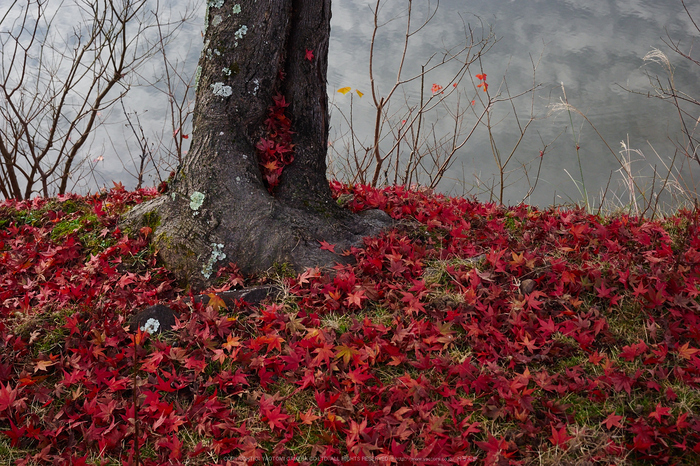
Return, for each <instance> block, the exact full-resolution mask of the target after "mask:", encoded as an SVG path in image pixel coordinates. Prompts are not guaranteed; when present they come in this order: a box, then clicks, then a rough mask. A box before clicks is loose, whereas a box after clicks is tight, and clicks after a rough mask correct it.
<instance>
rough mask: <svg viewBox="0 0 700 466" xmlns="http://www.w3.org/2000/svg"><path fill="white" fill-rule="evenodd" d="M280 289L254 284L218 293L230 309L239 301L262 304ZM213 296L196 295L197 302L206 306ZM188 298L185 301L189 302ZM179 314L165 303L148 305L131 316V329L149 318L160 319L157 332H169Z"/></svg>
mask: <svg viewBox="0 0 700 466" xmlns="http://www.w3.org/2000/svg"><path fill="white" fill-rule="evenodd" d="M279 291H280V289H279V287H278V286H275V285H268V286H253V287H250V288H244V289H242V290H229V291H222V292H219V293H216V295H217V296H218V297H219V298H221V299H222V300H223V301H224V303H225V304H226V306H227V307H228V308H229V309H234V308H235V307H236V304H237V302H239V301H245V302H246V303H247V304H249V305H251V306H254V305H257V304H260V303H261V302H262V301H264V300H265V299H266V298H268V297H273V298H274V297H275V296H276V295H277V293H279ZM210 299H211V298H210V297H209V295H207V294H200V295H197V296H195V297H194V302H195V303H202V304H204V305H205V306H206V305H207V304H208V303H209V300H210ZM189 301H190V299H189V298H187V299H185V300H184V302H189ZM177 316H178V314H177V313H176V312H175V311H173V310H172V309H171V308H170V307H168V306H166V305H165V304H156V305H155V306H150V307H147V308H146V309H144V310H142V311H139V312H137V313H136V314H135V315H134V316H133V317H132V318H131V324H130V326H129V330H130V331H131V332H136V329H138V328H143V327H144V326H145V325H146V323H147V322H148V320H149V319H155V320H157V321H158V329H157V330H156V331H155V333H161V332H167V331H168V330H170V329H172V328H173V326H174V325H175V317H177Z"/></svg>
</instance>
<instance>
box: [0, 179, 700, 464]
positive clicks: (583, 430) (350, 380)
mask: <svg viewBox="0 0 700 466" xmlns="http://www.w3.org/2000/svg"><path fill="white" fill-rule="evenodd" d="M333 189H334V192H335V193H336V195H338V196H339V200H340V201H341V202H343V203H344V204H346V205H347V206H348V208H351V209H354V210H361V209H365V208H370V207H372V208H381V209H384V210H385V211H387V212H388V213H389V214H390V215H392V217H394V218H395V219H396V220H397V222H396V226H395V228H394V229H393V230H391V231H388V232H386V233H385V234H383V235H382V236H380V237H377V238H369V239H367V240H366V243H365V246H364V247H363V248H361V249H356V250H353V251H351V252H350V254H352V255H353V256H355V258H356V263H355V265H352V266H338V267H336V269H335V270H334V271H333V273H332V274H330V273H327V271H321V270H307V271H306V272H305V273H303V274H300V275H298V276H289V275H286V276H285V274H284V273H283V271H284V267H280V268H279V270H277V271H270V273H269V274H265V275H260V276H257V277H243V276H241V275H240V274H238V273H237V272H236V269H235V267H234V266H230V267H228V268H226V269H225V270H224V272H223V273H222V274H221V277H220V284H219V286H218V287H217V288H216V289H212V290H208V291H207V292H208V293H211V295H212V298H213V299H211V300H210V301H209V305H208V306H206V307H204V306H203V305H201V304H188V303H187V302H186V301H185V300H184V299H183V298H186V297H187V296H186V293H184V292H183V290H179V289H177V286H176V284H175V283H174V282H172V280H171V279H170V278H169V275H168V272H167V271H166V270H164V269H162V268H160V267H159V266H158V264H157V261H156V259H155V252H156V251H154V250H152V249H151V248H149V245H148V236H149V235H150V234H151V231H150V229H148V228H144V229H142V230H141V231H139V232H130V233H129V234H128V235H127V234H125V233H124V232H121V231H119V230H118V229H117V227H116V221H117V219H118V216H119V214H120V213H122V212H123V211H124V210H125V209H127V208H128V207H129V206H131V205H133V204H135V203H137V202H140V201H141V200H143V199H144V198H147V197H149V196H152V195H155V194H156V193H155V192H153V191H139V192H127V191H125V190H124V189H122V188H121V187H115V188H114V189H112V190H111V191H109V192H106V193H102V194H100V195H96V196H90V197H79V196H66V197H63V198H59V199H50V200H49V199H37V200H35V201H31V202H14V201H6V202H4V203H3V204H0V345H2V349H1V351H0V431H2V432H0V459H1V461H0V463H2V462H4V463H3V464H27V465H31V464H65V465H80V464H91V465H92V464H105V465H107V464H109V465H119V464H136V455H138V460H139V462H140V463H142V464H146V465H160V464H191V465H199V464H201V465H204V464H221V465H225V464H246V463H248V464H250V463H256V462H257V463H260V464H358V465H361V464H417V463H420V464H489V465H507V464H533V465H535V464H536V465H540V464H542V465H559V464H568V465H583V464H616V465H625V464H629V465H633V464H687V465H695V464H698V463H700V415H698V413H699V412H700V390H698V384H699V383H700V350H698V348H700V300H699V299H698V295H699V294H700V286H699V285H700V225H699V223H698V222H699V217H700V212H697V211H692V212H691V211H681V212H679V213H677V214H676V215H674V216H672V217H669V218H666V219H664V220H660V221H655V222H647V221H644V220H639V219H635V218H630V217H627V216H615V217H606V218H601V217H597V216H592V215H588V214H586V213H585V212H584V211H582V210H580V209H570V210H564V209H558V208H557V209H555V208H552V209H548V210H538V209H536V208H530V207H527V206H518V207H512V208H506V207H501V206H497V205H493V204H482V203H478V202H476V201H471V200H465V199H461V198H446V197H443V196H440V195H434V194H431V193H429V192H426V191H409V190H404V189H401V188H389V189H386V190H374V189H370V188H363V187H360V186H356V187H354V188H350V187H346V186H341V185H338V184H334V185H333ZM319 247H325V248H332V245H328V244H319ZM261 283H267V284H269V283H276V284H278V285H280V289H281V291H280V293H279V294H278V295H277V296H276V297H275V298H274V299H271V300H269V301H267V302H265V303H263V304H262V305H258V306H250V305H247V304H246V303H244V302H239V303H238V304H237V305H236V306H226V305H225V303H224V302H223V301H221V300H219V299H216V298H215V296H216V295H215V293H216V292H221V291H225V290H228V289H233V288H236V287H240V286H249V285H255V284H261ZM160 302H162V303H166V304H168V305H170V306H171V307H172V308H174V309H176V310H177V311H178V312H179V313H180V320H179V323H178V324H177V325H176V327H175V328H174V329H173V330H172V331H171V332H166V333H163V334H157V335H149V334H147V333H143V332H140V331H137V332H136V333H132V332H129V328H128V322H129V318H130V317H131V316H132V315H133V313H134V312H136V311H137V310H138V309H142V308H144V307H146V306H148V305H151V304H155V303H160ZM135 419H136V420H135ZM136 446H138V448H136Z"/></svg>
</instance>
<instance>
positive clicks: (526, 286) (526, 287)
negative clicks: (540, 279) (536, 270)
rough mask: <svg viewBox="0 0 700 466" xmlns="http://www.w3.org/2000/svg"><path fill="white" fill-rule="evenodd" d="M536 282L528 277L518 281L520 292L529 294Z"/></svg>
mask: <svg viewBox="0 0 700 466" xmlns="http://www.w3.org/2000/svg"><path fill="white" fill-rule="evenodd" d="M536 284H537V282H535V280H530V279H529V278H527V279H525V280H523V281H521V282H520V292H521V293H522V294H530V293H532V292H533V291H534V289H535V285H536Z"/></svg>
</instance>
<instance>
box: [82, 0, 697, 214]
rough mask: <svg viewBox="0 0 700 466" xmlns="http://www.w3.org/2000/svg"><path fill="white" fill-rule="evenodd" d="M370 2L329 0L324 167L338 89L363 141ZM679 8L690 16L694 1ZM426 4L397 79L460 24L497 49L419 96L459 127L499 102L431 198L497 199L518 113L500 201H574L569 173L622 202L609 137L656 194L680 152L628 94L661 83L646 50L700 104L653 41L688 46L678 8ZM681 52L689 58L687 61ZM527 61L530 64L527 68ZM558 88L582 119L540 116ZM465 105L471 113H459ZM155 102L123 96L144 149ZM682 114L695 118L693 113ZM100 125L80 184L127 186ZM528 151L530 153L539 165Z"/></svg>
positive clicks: (460, 36) (413, 96)
mask: <svg viewBox="0 0 700 466" xmlns="http://www.w3.org/2000/svg"><path fill="white" fill-rule="evenodd" d="M181 3H182V5H184V4H185V3H187V0H178V1H177V2H173V3H172V4H171V5H170V6H171V8H172V9H173V10H177V8H179V7H178V5H180V4H181ZM374 3H375V2H374V1H373V0H335V1H334V2H333V19H332V33H331V44H330V57H329V73H328V91H329V95H330V96H331V100H332V103H333V107H332V117H331V126H332V144H333V146H332V148H331V149H332V150H331V151H330V152H331V155H332V156H333V164H334V165H333V166H334V168H336V169H337V168H338V166H339V163H338V156H339V154H341V155H342V154H343V151H344V149H343V148H344V147H345V145H346V142H347V124H346V122H345V118H346V117H347V116H348V115H349V110H350V95H351V94H350V93H348V94H345V95H343V94H340V93H338V92H336V90H337V89H340V88H342V87H346V86H349V87H351V88H352V89H357V90H360V91H361V92H363V93H364V97H362V98H359V96H358V95H357V94H355V95H354V97H353V98H352V103H353V116H354V130H355V133H356V134H357V135H358V142H360V143H364V144H365V145H371V141H372V137H371V136H372V134H373V131H374V108H373V105H372V96H371V86H370V80H369V74H368V63H369V47H370V38H371V36H372V31H373V6H374ZM691 3H692V5H691ZM686 4H687V6H688V8H689V9H690V11H691V13H692V14H693V16H694V18H695V20H696V21H698V22H700V2H695V1H694V2H690V1H688V2H686ZM406 5H407V2H406V1H404V0H386V1H385V2H383V7H382V9H381V11H380V15H379V17H380V21H382V22H386V25H384V26H383V27H382V28H380V29H379V32H378V34H377V38H376V43H375V62H374V71H375V80H376V81H375V82H376V85H377V89H378V91H379V92H380V94H381V95H386V92H388V90H389V89H390V87H391V86H392V85H393V83H394V82H395V81H396V74H397V67H398V65H399V62H400V57H401V47H402V43H403V38H404V33H405V28H406V23H405V20H406ZM436 6H439V8H438V9H437V12H436V13H435V15H434V17H433V18H432V20H431V22H430V23H429V24H428V25H427V26H426V27H425V28H424V29H423V30H421V31H420V33H419V34H416V35H415V36H413V37H412V38H411V40H410V43H409V47H408V51H407V55H406V60H405V65H404V76H409V75H411V74H412V73H413V74H414V73H416V72H418V71H420V65H421V64H423V63H425V61H426V60H427V59H428V57H430V56H431V55H433V54H438V57H439V56H440V54H441V53H442V52H443V51H444V50H445V49H446V48H448V47H453V46H458V45H459V44H460V43H463V42H464V30H465V25H467V24H468V25H469V26H470V27H471V28H472V30H473V32H474V34H475V35H476V36H477V37H481V35H482V34H486V35H488V34H489V32H492V33H493V36H494V37H495V38H496V39H497V41H496V42H495V43H494V44H490V48H489V50H488V51H486V52H485V53H484V54H483V55H482V56H481V57H480V59H479V60H478V61H477V62H475V63H474V64H472V66H471V68H470V70H469V71H470V74H467V75H466V76H465V78H464V79H463V80H462V81H460V82H459V83H458V85H457V87H454V88H453V86H451V81H450V78H451V76H452V75H451V73H452V72H454V70H455V67H454V64H448V65H447V66H445V67H442V68H439V69H436V70H433V71H431V72H430V73H428V74H427V75H426V78H425V80H424V83H423V92H424V94H425V95H426V96H428V97H430V96H432V93H431V88H432V85H433V84H438V85H441V86H444V88H445V90H453V91H454V92H455V94H454V95H450V97H449V99H452V100H447V101H446V103H450V104H454V103H455V100H454V99H455V98H456V95H457V93H459V94H460V95H461V99H462V100H461V101H460V105H461V108H462V109H464V108H465V106H466V107H467V109H468V111H467V113H466V114H465V116H464V120H463V125H464V128H465V129H466V131H467V132H468V131H469V130H470V129H471V128H472V126H474V125H475V123H476V121H477V116H478V115H480V114H482V113H483V111H484V109H485V108H486V105H487V104H488V97H489V96H490V97H491V98H492V99H495V100H501V101H500V102H495V103H494V104H493V105H492V106H490V107H489V112H488V116H489V118H490V120H491V122H492V127H491V132H490V133H491V136H490V135H489V131H487V128H486V127H485V126H484V125H483V124H481V125H477V128H476V130H475V131H474V134H473V135H472V136H471V138H470V139H469V140H468V141H467V142H466V143H465V144H464V146H462V147H461V148H460V149H459V150H458V151H457V153H456V155H455V159H454V162H453V164H452V166H451V169H450V170H449V171H448V172H447V173H446V175H445V178H444V179H443V181H442V182H441V184H440V185H439V186H438V188H439V190H441V191H443V192H446V193H450V194H455V195H461V194H465V193H466V194H473V195H477V196H478V197H479V199H481V200H489V199H493V200H498V199H499V197H500V196H501V193H500V188H499V185H500V183H499V179H498V173H499V169H498V166H497V163H496V159H495V157H494V153H496V154H499V155H500V157H501V160H505V159H507V158H508V156H509V154H510V153H511V150H512V148H513V147H514V146H515V145H516V143H517V142H518V140H519V134H520V133H519V126H518V122H519V123H520V126H521V127H522V126H524V125H525V124H526V123H527V122H528V121H529V120H530V119H532V123H531V124H530V125H529V126H528V127H527V131H526V132H525V135H524V136H523V138H522V141H521V142H520V143H519V144H518V146H517V149H516V150H515V151H514V155H513V157H512V158H511V159H510V161H509V163H508V165H506V166H505V168H504V169H503V170H504V172H506V174H507V177H506V180H505V185H506V187H505V189H504V190H503V195H502V196H503V197H502V199H503V202H504V203H506V204H513V203H517V202H520V201H521V200H522V199H523V197H524V196H525V195H526V194H527V192H528V186H529V185H532V184H534V183H535V181H537V184H536V189H535V190H534V191H533V192H532V193H531V195H530V196H529V197H527V198H525V202H527V203H530V204H534V205H539V206H543V207H544V206H548V205H550V204H552V203H557V204H562V203H568V202H580V201H582V199H583V194H582V186H581V184H580V181H581V179H583V181H585V186H586V190H587V193H588V197H589V200H590V203H591V204H592V205H597V204H598V203H599V201H600V192H601V190H603V189H605V187H606V186H608V194H607V197H606V199H607V200H609V201H610V200H615V196H617V197H618V198H619V199H618V200H617V201H618V202H617V203H618V204H625V203H627V202H628V201H629V197H628V192H627V188H626V184H625V183H626V177H624V176H622V174H621V173H620V168H621V166H620V163H619V162H618V160H616V157H621V153H620V151H621V149H622V146H621V141H625V144H629V147H630V148H632V149H638V150H639V152H630V153H628V154H627V155H629V156H630V157H631V160H632V163H631V173H632V174H633V175H634V177H635V180H636V182H637V183H638V185H639V186H640V187H644V186H646V188H643V189H647V190H648V191H650V190H651V186H652V183H653V185H654V187H655V188H656V189H657V190H658V187H659V186H660V185H661V184H662V181H660V180H659V179H656V180H655V181H654V179H653V178H652V177H651V175H652V173H653V169H654V168H653V167H656V170H657V172H658V173H659V174H660V176H666V173H667V171H666V169H665V168H664V164H669V163H670V159H672V158H673V156H674V150H675V147H674V142H675V141H680V143H681V144H682V134H681V133H680V125H679V119H678V115H677V111H676V109H675V108H674V107H673V106H672V105H670V104H669V103H668V102H661V101H659V100H658V99H653V98H647V97H646V95H644V96H641V95H636V94H633V93H631V92H629V90H636V91H640V92H643V93H645V94H646V93H647V92H648V91H651V90H652V87H651V86H650V84H649V79H648V77H647V75H646V73H647V72H648V73H650V74H651V75H652V76H655V75H658V76H659V77H660V78H661V79H662V82H664V83H665V82H666V79H667V75H666V74H665V72H664V69H663V67H661V66H659V65H658V64H654V63H647V64H646V65H645V62H644V60H643V57H644V56H645V55H646V54H647V53H649V52H651V51H652V50H654V49H659V50H661V51H663V52H664V53H666V54H667V55H668V57H669V59H670V60H671V63H672V65H673V66H674V67H675V74H674V79H675V85H676V87H677V89H679V90H682V91H684V92H686V93H687V94H689V95H691V96H695V97H698V98H700V84H699V83H700V80H699V79H698V78H699V77H700V67H697V66H691V65H690V64H689V62H688V61H687V60H684V59H682V58H680V57H678V56H677V55H675V54H673V52H671V51H670V50H669V48H668V46H667V45H665V44H664V40H666V41H667V42H668V41H671V40H672V41H676V42H677V41H680V47H681V49H683V50H686V51H687V50H690V48H691V45H692V43H693V40H697V39H698V38H699V37H698V36H699V35H700V34H699V33H698V31H697V30H696V29H695V27H694V26H693V24H692V23H691V21H690V19H689V17H688V15H687V13H686V11H685V10H684V8H683V5H682V4H681V1H680V0H528V1H522V0H521V1H516V0H488V1H487V0H473V1H472V0H470V1H465V0H442V1H440V2H439V3H438V2H437V1H435V0H432V1H427V0H414V1H413V21H414V25H417V24H419V23H420V21H421V20H423V19H425V18H426V17H427V16H428V15H430V14H431V12H433V10H435V7H436ZM203 15H204V7H203V6H200V7H199V8H198V10H197V16H196V17H195V18H194V19H193V23H192V25H191V26H190V27H187V28H185V29H183V32H182V34H181V35H180V36H179V39H178V41H177V42H176V43H173V44H172V45H171V46H170V49H169V56H170V57H171V58H173V59H179V60H181V61H182V62H183V64H184V65H183V68H182V70H183V73H185V74H187V73H193V72H194V69H195V67H196V61H197V57H198V56H199V53H200V50H201V46H200V44H201V40H202V39H201V31H202V27H201V25H202V24H203ZM697 45H700V44H696V46H697ZM694 56H695V58H700V55H698V54H697V53H695V54H694ZM534 64H536V65H537V66H536V70H534V71H533V66H534ZM153 66H154V68H153V70H154V71H153V73H154V74H156V75H157V74H159V71H158V66H159V63H155V64H154V65H153ZM480 73H484V74H486V75H487V76H488V78H487V82H488V84H489V92H488V95H487V93H484V92H482V91H481V88H477V87H476V85H477V84H478V83H479V82H480V81H479V80H478V79H476V78H475V75H476V74H480ZM470 76H471V77H470ZM533 84H536V85H538V87H537V89H536V90H535V91H534V92H527V91H528V90H529V89H531V88H532V87H533ZM626 89H629V90H626ZM564 90H565V93H566V98H567V100H568V103H569V104H571V105H572V106H574V107H575V108H576V109H578V110H579V111H580V112H582V114H583V115H585V117H586V118H587V119H588V120H589V121H590V124H589V123H588V122H586V120H585V119H584V118H583V117H582V116H581V115H580V114H578V113H576V111H573V110H572V111H571V112H567V111H559V112H555V111H554V110H555V109H556V108H555V105H556V104H558V103H560V101H561V99H562V98H563V97H564ZM508 91H509V92H510V94H511V95H518V94H521V93H525V94H524V95H522V96H521V97H518V98H517V99H515V100H514V101H513V102H514V104H513V106H511V104H510V103H509V102H508V101H506V100H505V99H506V98H507V95H508ZM420 94H421V85H420V81H414V82H413V83H410V84H407V85H406V86H404V87H402V88H401V89H400V91H399V92H397V93H396V94H395V95H394V97H392V103H391V105H392V106H391V110H392V112H396V113H393V114H392V116H391V118H390V119H389V120H387V124H389V123H391V122H393V124H395V125H396V124H398V123H400V122H401V119H402V117H401V115H402V112H403V111H405V109H406V108H408V107H409V106H411V105H415V104H416V103H418V102H419V101H420ZM472 100H474V105H472V106H470V105H469V103H470V102H471V101H472ZM166 107H167V97H165V96H164V95H163V94H162V93H159V92H156V91H154V90H153V89H149V88H147V87H142V88H135V89H133V90H132V92H131V94H130V97H128V99H127V101H126V102H125V108H126V109H127V111H128V112H137V113H138V115H139V119H140V122H141V124H142V125H143V127H144V129H145V134H146V135H148V136H149V140H150V141H156V140H157V137H156V136H154V135H157V134H164V132H165V133H168V131H169V130H168V129H167V127H168V126H167V125H166V124H164V121H165V120H166V117H167V112H166V110H165V109H166ZM690 110H691V112H694V113H692V115H693V116H694V118H695V119H697V117H698V115H699V114H700V110H699V109H698V108H691V109H690ZM436 112H438V113H436V114H435V115H437V120H438V122H437V123H436V128H437V129H438V131H448V130H449V129H450V128H451V123H449V114H448V113H447V110H446V109H444V108H441V107H438V108H436ZM516 114H517V116H518V119H516V118H515V115H516ZM343 115H345V116H343ZM484 115H486V114H485V113H484ZM108 118H111V120H109V121H110V122H111V123H113V124H112V125H109V126H107V127H106V130H107V131H110V136H111V138H110V142H109V143H102V142H101V141H102V140H103V139H105V136H104V134H102V135H100V133H97V134H96V136H95V142H94V143H93V145H92V150H93V153H90V154H83V156H84V157H89V158H93V157H95V153H94V150H95V148H97V149H100V148H104V149H103V154H104V156H103V157H101V158H96V159H95V160H98V162H97V163H96V165H97V169H98V175H99V176H95V177H91V178H89V179H86V180H87V182H88V185H87V188H89V189H91V190H94V189H96V186H95V185H100V186H101V185H102V184H105V185H107V186H111V180H121V181H122V182H123V183H124V185H125V186H127V187H133V184H134V182H133V177H132V176H130V175H129V174H128V173H127V172H126V171H125V169H124V166H123V165H124V164H123V161H120V160H119V159H118V158H117V157H116V155H115V154H117V153H120V154H121V155H122V158H124V156H125V154H128V153H129V151H131V153H132V154H133V153H134V150H135V147H136V146H135V145H134V144H133V143H130V142H129V139H130V138H131V139H133V136H132V135H131V134H130V130H129V129H128V128H127V127H125V126H124V123H125V121H124V115H123V112H122V110H121V109H120V108H116V107H115V109H114V111H113V112H112V113H111V116H109V117H108ZM430 118H435V116H430V117H429V118H427V119H426V122H428V123H432V122H434V121H435V120H434V119H433V120H430ZM485 118H486V117H485V116H484V119H482V122H483V121H485ZM397 119H398V120H397ZM688 121H691V122H692V121H693V120H692V119H689V120H688ZM572 123H573V125H572ZM594 127H595V129H594ZM386 128H388V126H385V129H386ZM572 129H573V131H572ZM183 130H184V131H189V130H188V129H187V128H184V129H183ZM596 131H597V132H596ZM120 132H123V135H122V136H119V134H120ZM168 137H169V136H168ZM343 137H345V139H343ZM101 138H102V139H101ZM165 139H167V138H165ZM105 140H106V139H105ZM383 144H384V145H386V142H383ZM577 145H578V146H579V150H578V151H577V150H576V146H577ZM608 146H609V148H608ZM383 147H385V146H383ZM540 151H543V152H544V153H543V155H542V158H541V159H540ZM657 154H658V155H657ZM540 160H541V166H540ZM579 161H580V165H579ZM681 162H683V163H685V165H684V166H683V168H682V171H681V172H680V173H675V174H674V176H675V177H676V178H678V177H680V176H682V180H681V181H682V182H684V183H686V189H691V190H692V189H694V187H693V185H692V183H693V181H692V179H691V174H694V175H695V176H696V177H697V176H698V175H700V170H698V164H697V163H690V164H688V161H687V160H684V159H683V157H682V156H681V155H680V154H678V155H677V158H676V162H675V163H676V166H677V167H678V168H679V169H680V168H681ZM127 166H128V164H127ZM688 167H690V168H688ZM132 171H133V170H132ZM693 172H694V173H693ZM581 173H582V174H581ZM524 175H526V176H524ZM574 180H575V181H574ZM671 180H673V178H672V179H671ZM390 181H391V180H390ZM84 189H85V188H84ZM664 202H671V203H672V202H674V199H673V198H672V197H665V198H664Z"/></svg>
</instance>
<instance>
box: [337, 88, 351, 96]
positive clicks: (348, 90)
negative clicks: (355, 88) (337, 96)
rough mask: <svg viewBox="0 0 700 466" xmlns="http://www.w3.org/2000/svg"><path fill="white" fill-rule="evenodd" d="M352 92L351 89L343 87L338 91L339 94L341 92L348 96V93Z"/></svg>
mask: <svg viewBox="0 0 700 466" xmlns="http://www.w3.org/2000/svg"><path fill="white" fill-rule="evenodd" d="M351 90H352V88H351V87H341V88H340V89H338V92H340V93H341V94H343V95H345V94H347V93H348V92H350V91H351Z"/></svg>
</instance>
